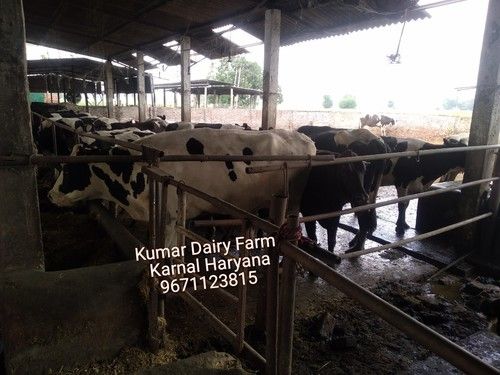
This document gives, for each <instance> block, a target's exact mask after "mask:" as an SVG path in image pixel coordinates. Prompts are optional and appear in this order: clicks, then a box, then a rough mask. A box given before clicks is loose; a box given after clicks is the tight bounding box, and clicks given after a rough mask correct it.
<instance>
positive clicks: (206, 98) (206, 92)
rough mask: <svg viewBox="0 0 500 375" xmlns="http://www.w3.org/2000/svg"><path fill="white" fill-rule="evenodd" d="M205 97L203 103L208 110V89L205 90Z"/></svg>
mask: <svg viewBox="0 0 500 375" xmlns="http://www.w3.org/2000/svg"><path fill="white" fill-rule="evenodd" d="M203 97H204V98H205V101H204V103H203V107H205V108H207V107H208V88H207V87H205V88H204V89H203Z"/></svg>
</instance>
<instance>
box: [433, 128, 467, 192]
mask: <svg viewBox="0 0 500 375" xmlns="http://www.w3.org/2000/svg"><path fill="white" fill-rule="evenodd" d="M443 144H445V145H448V146H450V147H451V146H453V145H457V146H461V147H463V146H468V145H469V133H459V134H452V135H449V136H448V137H445V138H443ZM463 171H464V169H463V168H455V169H453V170H451V171H449V172H448V173H446V174H445V175H444V176H443V177H441V178H440V179H439V181H440V182H445V181H455V179H456V178H457V176H458V175H459V174H460V173H463Z"/></svg>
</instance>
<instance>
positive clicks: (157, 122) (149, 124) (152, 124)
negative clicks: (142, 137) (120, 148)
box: [110, 117, 168, 133]
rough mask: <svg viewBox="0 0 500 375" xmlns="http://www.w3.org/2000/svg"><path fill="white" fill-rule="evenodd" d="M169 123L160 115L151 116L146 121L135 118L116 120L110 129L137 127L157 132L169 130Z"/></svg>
mask: <svg viewBox="0 0 500 375" xmlns="http://www.w3.org/2000/svg"><path fill="white" fill-rule="evenodd" d="M167 127H168V124H167V122H166V121H165V120H163V119H162V118H160V117H154V118H150V119H148V120H146V121H144V122H138V121H135V120H132V121H127V122H117V121H116V122H114V123H111V124H110V130H119V129H126V128H137V129H139V130H149V131H152V132H155V133H161V132H164V131H167Z"/></svg>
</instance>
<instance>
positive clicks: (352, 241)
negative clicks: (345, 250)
mask: <svg viewBox="0 0 500 375" xmlns="http://www.w3.org/2000/svg"><path fill="white" fill-rule="evenodd" d="M358 241H359V239H358V235H355V236H354V238H353V239H352V240H350V241H349V248H351V247H354V246H356V245H357V244H358Z"/></svg>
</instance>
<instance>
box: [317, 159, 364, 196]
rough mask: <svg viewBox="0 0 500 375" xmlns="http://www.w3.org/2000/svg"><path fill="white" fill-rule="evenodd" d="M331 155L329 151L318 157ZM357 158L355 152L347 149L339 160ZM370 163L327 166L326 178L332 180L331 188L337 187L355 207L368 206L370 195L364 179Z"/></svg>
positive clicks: (329, 183) (360, 162)
mask: <svg viewBox="0 0 500 375" xmlns="http://www.w3.org/2000/svg"><path fill="white" fill-rule="evenodd" d="M328 154H331V153H330V152H328V151H320V152H318V155H328ZM354 156H357V155H356V153H354V152H353V151H351V150H349V149H346V150H344V151H343V152H342V153H341V154H339V155H338V157H339V158H344V157H354ZM367 164H368V163H366V162H364V161H357V162H352V163H344V164H336V165H330V166H326V168H325V169H324V174H325V178H329V179H331V181H330V182H328V185H330V186H332V187H333V186H336V188H335V189H339V190H340V191H339V192H338V193H340V194H341V196H343V197H344V198H345V200H346V201H348V202H350V203H352V204H353V205H355V206H359V205H362V204H366V202H367V201H368V194H367V193H366V190H365V188H364V178H365V174H366V166H367Z"/></svg>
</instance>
